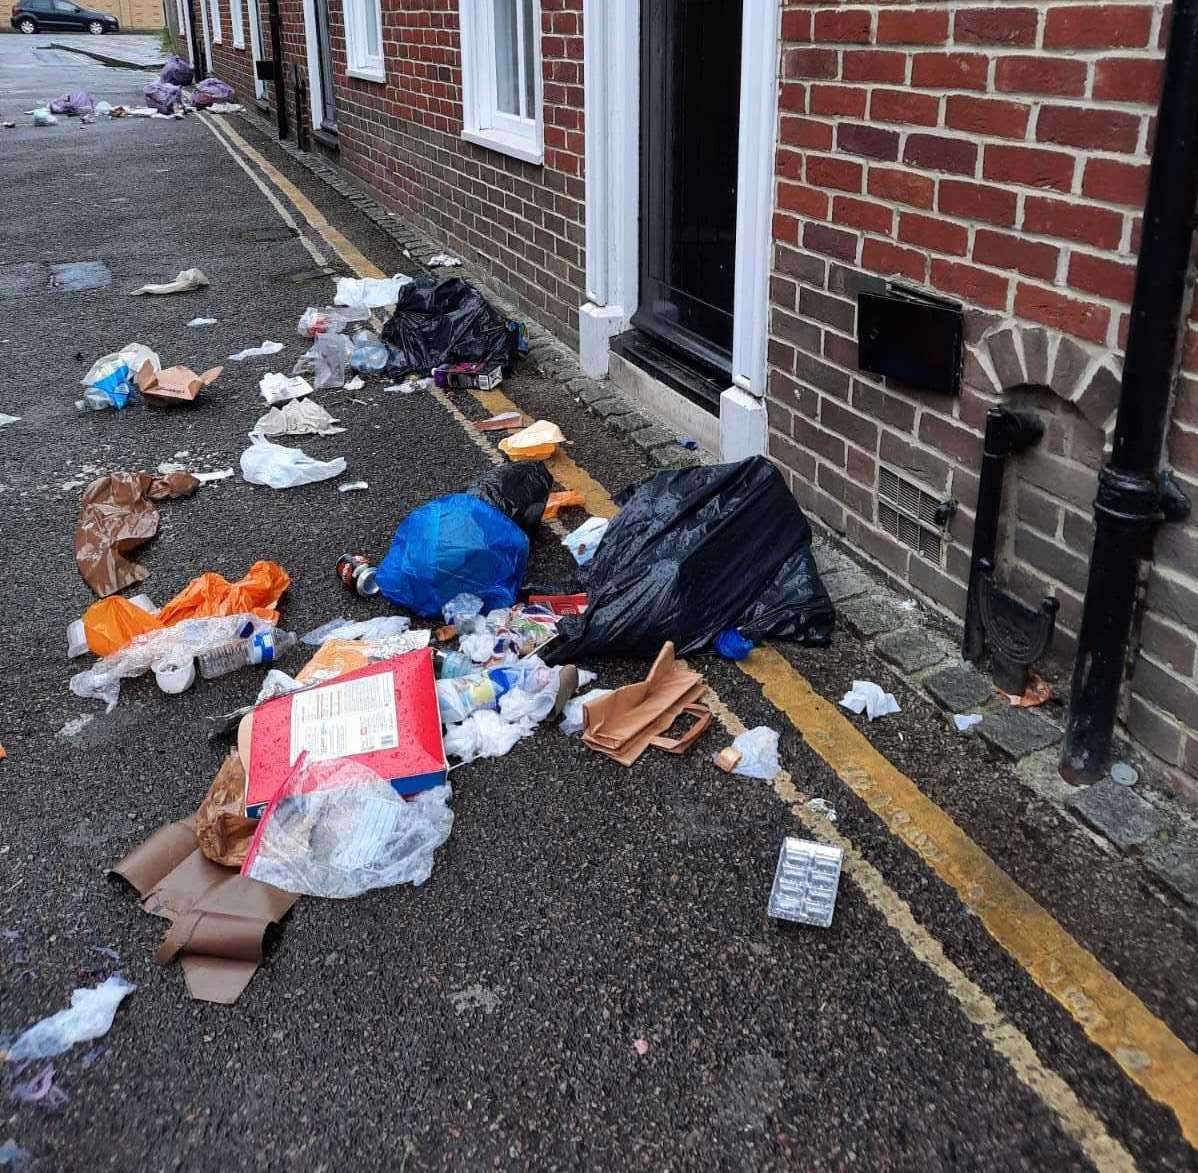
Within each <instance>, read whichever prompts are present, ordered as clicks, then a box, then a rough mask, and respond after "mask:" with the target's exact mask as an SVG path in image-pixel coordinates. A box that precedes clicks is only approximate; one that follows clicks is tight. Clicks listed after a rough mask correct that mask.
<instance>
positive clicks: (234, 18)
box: [229, 0, 245, 49]
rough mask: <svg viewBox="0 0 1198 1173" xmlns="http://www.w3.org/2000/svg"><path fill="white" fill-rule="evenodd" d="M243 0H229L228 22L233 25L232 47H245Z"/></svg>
mask: <svg viewBox="0 0 1198 1173" xmlns="http://www.w3.org/2000/svg"><path fill="white" fill-rule="evenodd" d="M244 3H245V0H229V23H230V24H231V25H232V26H233V48H234V49H244V48H245V17H244V15H243V13H242V8H243V6H244Z"/></svg>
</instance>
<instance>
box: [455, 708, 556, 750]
mask: <svg viewBox="0 0 1198 1173" xmlns="http://www.w3.org/2000/svg"><path fill="white" fill-rule="evenodd" d="M534 727H535V726H534V724H533V722H532V721H531V720H529V719H528V718H525V719H523V720H521V721H515V722H511V721H505V720H504V719H503V717H501V716H500V715H499V714H498V713H497V712H495V711H494V710H493V709H479V710H478V711H477V712H474V713H471V714H470V716H468V717H466V718H465V719H464V720H463V721H459V722H458V723H457V724H456V725H450V726H449V727H448V728H446V730H445V753H446V754H447V755H448V756H449V757H451V758H460V759H461V760H462V762H463V763H465V762H472V761H474V759H475V758H499V757H502V756H503V755H504V754H505V753H507V752H508V750H510V749H511V748H512V746H513V745H515V744H516V742H517V741H519V740H520V739H521V738H522V737H529V736H531V735H532V732H533V729H534Z"/></svg>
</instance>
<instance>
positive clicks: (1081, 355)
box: [181, 0, 1198, 794]
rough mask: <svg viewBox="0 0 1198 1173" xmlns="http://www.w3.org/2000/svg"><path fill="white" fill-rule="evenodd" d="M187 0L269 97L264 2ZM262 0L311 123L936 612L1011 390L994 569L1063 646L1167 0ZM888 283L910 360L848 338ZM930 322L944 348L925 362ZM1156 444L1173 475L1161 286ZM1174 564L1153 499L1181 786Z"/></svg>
mask: <svg viewBox="0 0 1198 1173" xmlns="http://www.w3.org/2000/svg"><path fill="white" fill-rule="evenodd" d="M181 2H182V0H181ZM191 2H193V3H195V4H197V5H198V6H199V7H200V9H201V14H200V18H201V20H202V26H203V30H204V36H205V38H206V39H207V40H208V42H209V48H210V53H209V60H210V61H211V62H212V68H213V70H214V72H216V73H217V74H219V75H220V76H223V77H225V78H227V79H228V80H230V81H231V82H233V83H234V84H235V85H236V86H237V87H238V89H239V90H240V92H241V93H242V94H243V95H246V96H248V95H250V94H251V93H254V92H255V90H256V96H257V97H258V98H259V100H260V102H261V103H262V104H263V107H264V108H265V107H266V105H267V104H269V103H270V102H271V101H272V100H273V96H272V92H271V91H268V89H267V88H266V86H264V85H262V84H261V83H255V82H254V81H253V77H252V59H253V57H254V56H255V55H257V56H266V55H269V54H268V53H264V52H263V50H262V46H263V45H267V46H268V45H269V36H268V35H267V36H264V32H263V30H264V29H266V27H267V21H268V19H269V16H268V11H267V3H266V0H257V3H258V4H260V5H261V10H260V11H259V10H257V9H256V6H255V5H256V0H191ZM279 8H280V16H281V25H282V40H283V55H284V68H285V69H286V70H287V71H288V76H290V65H291V63H292V62H298V63H299V64H300V67H301V69H302V71H303V74H304V79H305V81H304V84H305V85H306V93H305V98H306V103H305V104H306V105H307V107H308V110H309V111H310V116H309V117H310V123H311V126H312V127H313V130H314V137H315V139H316V140H317V142H318V143H319V145H320V147H321V149H323V150H325V151H327V152H328V153H329V154H330V155H332V156H333V157H335V159H336V161H337V162H338V163H339V165H340V166H341V167H343V168H345V169H347V170H348V171H350V172H352V173H353V174H355V175H357V176H359V177H360V178H361V179H362V180H364V181H366V182H367V183H368V184H369V185H370V186H371V187H372V188H373V190H374V191H375V193H376V194H377V197H378V198H379V200H380V201H381V202H383V203H384V204H386V205H388V206H390V207H391V208H393V209H394V210H396V211H397V212H398V213H401V214H402V215H403V216H405V217H406V218H408V219H410V220H411V221H413V222H414V223H415V224H416V225H417V226H419V227H420V228H422V229H423V230H425V231H426V232H427V233H428V234H429V235H430V236H431V237H432V238H433V239H435V240H436V241H438V242H441V243H442V244H443V245H444V247H446V248H447V249H450V250H453V251H456V252H458V253H460V254H461V255H462V256H464V257H466V258H468V259H469V260H470V261H471V262H472V263H473V264H475V265H476V266H477V267H478V268H479V269H480V270H481V271H482V272H484V273H485V274H486V275H487V276H488V278H489V279H490V280H491V282H492V283H493V284H494V285H495V286H496V287H497V288H499V289H500V290H502V291H503V292H504V294H505V295H506V296H508V297H509V298H510V299H511V300H512V301H513V302H515V303H516V304H517V305H518V306H520V307H521V309H522V310H523V312H526V313H527V314H528V315H529V316H531V317H533V318H535V319H537V320H538V321H540V322H541V323H542V324H543V325H544V326H546V327H547V328H549V329H550V330H552V331H553V332H554V333H556V334H557V335H558V336H559V337H560V338H561V339H563V340H564V341H566V342H568V343H569V344H570V345H572V346H575V347H577V348H578V350H579V353H580V357H581V361H582V363H583V366H584V368H585V369H586V371H587V372H588V373H589V374H592V375H594V376H597V377H598V376H604V375H606V376H609V377H611V378H612V379H613V380H615V381H616V382H617V383H618V384H619V385H620V387H621V388H622V389H623V390H624V391H625V393H626V394H628V395H629V396H631V397H632V398H634V399H636V400H638V401H640V402H641V403H642V404H644V405H646V406H647V408H648V410H649V411H650V413H652V414H656V415H658V416H660V417H662V418H664V419H665V420H666V421H667V422H670V423H672V424H674V426H675V427H676V428H678V429H679V430H680V431H685V432H688V433H690V434H692V435H695V436H697V437H699V438H700V439H701V440H702V441H703V443H704V444H705V445H706V446H707V447H708V448H710V449H712V450H715V451H720V452H722V453H723V454H724V455H725V456H726V457H729V458H733V457H739V456H743V455H745V454H748V453H753V452H768V454H769V455H770V456H771V457H772V458H773V459H774V460H775V461H776V462H777V463H778V465H779V466H780V467H781V468H782V469H783V470H784V471H785V473H786V475H787V476H788V478H789V480H790V484H791V487H792V489H793V491H794V493H795V495H796V497H797V498H798V499H799V501H800V502H801V503H802V505H803V507H804V508H805V509H806V510H807V511H808V512H809V513H810V514H811V515H812V516H813V517H815V518H817V519H819V520H820V521H822V522H823V523H824V524H825V525H826V526H827V527H830V528H831V529H832V530H835V531H836V532H838V533H840V534H842V535H844V536H845V538H846V539H847V540H848V542H849V543H851V544H852V545H853V546H854V547H856V549H857V550H858V551H860V552H861V553H862V554H863V555H864V556H865V557H866V558H868V559H870V560H872V562H873V563H875V564H876V565H877V566H878V567H880V568H881V569H883V570H884V571H885V572H887V573H888V574H889V575H890V576H892V577H893V578H894V579H896V580H897V581H898V582H899V583H901V584H905V586H906V587H907V588H908V589H909V590H910V591H912V592H916V593H918V594H919V595H920V596H921V597H923V598H924V599H926V600H930V601H931V602H932V603H934V604H935V605H936V606H938V607H939V608H941V609H942V610H944V611H946V612H948V613H949V614H951V615H954V616H957V617H961V616H962V615H963V614H964V610H965V602H966V592H967V584H968V579H969V572H970V551H971V543H972V537H973V523H974V511H975V507H976V503H977V494H978V483H979V467H980V464H981V451H982V431H983V428H984V422H985V416H986V412H987V410H988V409H989V408H990V407H992V406H994V405H997V404H1002V403H1006V404H1011V405H1015V406H1018V407H1021V408H1027V409H1030V410H1032V411H1034V412H1035V413H1037V415H1038V416H1039V417H1040V418H1041V419H1042V421H1043V422H1044V424H1045V433H1044V437H1043V439H1042V441H1041V442H1040V443H1039V444H1037V445H1035V446H1034V447H1032V448H1030V449H1029V450H1027V451H1025V452H1022V453H1020V454H1018V455H1016V456H1014V457H1012V458H1011V459H1010V460H1009V461H1008V466H1007V471H1006V479H1005V488H1004V499H1003V510H1002V515H1001V524H1000V527H999V543H998V557H997V563H998V572H997V573H998V578H999V580H1000V581H1001V582H1002V583H1003V584H1005V586H1006V588H1007V589H1008V590H1009V591H1010V592H1011V593H1012V594H1014V595H1016V596H1018V597H1020V598H1022V599H1023V600H1024V601H1025V602H1026V603H1028V604H1029V605H1032V606H1035V605H1037V604H1038V602H1039V600H1040V599H1041V598H1042V597H1043V596H1045V595H1051V596H1054V597H1055V598H1056V599H1057V600H1058V602H1059V608H1060V609H1059V614H1058V620H1057V635H1056V639H1055V643H1054V650H1053V655H1054V656H1055V657H1056V659H1057V660H1058V661H1059V662H1060V663H1061V664H1062V665H1063V666H1066V667H1067V666H1068V663H1069V661H1070V659H1071V658H1072V654H1073V650H1074V647H1075V642H1076V635H1077V632H1078V628H1079V622H1080V616H1081V609H1082V601H1083V596H1084V592H1085V588H1086V582H1087V567H1088V560H1089V556H1090V550H1091V545H1092V541H1093V521H1092V504H1093V501H1094V498H1095V490H1096V484H1097V475H1098V469H1099V467H1100V465H1101V463H1102V461H1103V459H1104V452H1109V446H1110V441H1111V435H1112V426H1113V420H1114V411H1115V408H1116V406H1117V403H1118V397H1119V382H1120V374H1121V368H1122V358H1123V352H1124V347H1125V345H1126V340H1127V331H1128V322H1129V314H1128V310H1129V305H1130V301H1131V295H1132V286H1133V278H1134V273H1135V260H1136V256H1137V252H1138V247H1139V241H1140V234H1141V219H1142V211H1143V206H1144V200H1145V192H1146V185H1147V175H1148V162H1149V158H1150V152H1151V147H1152V141H1153V134H1154V126H1155V115H1156V106H1157V100H1158V95H1159V90H1160V86H1161V72H1162V69H1161V66H1162V58H1163V55H1164V48H1165V45H1166V41H1167V35H1168V22H1169V5H1168V4H1167V3H1165V2H1163V0H1120V2H1110V3H1087V2H1084V0H1003V2H1002V3H998V4H995V3H991V2H987V0H944V2H940V3H933V2H922V3H921V2H919V0H887V2H885V3H868V2H862V3H855V2H852V0H845V2H843V3H831V2H827V0H781V2H780V0H655V2H654V3H652V4H650V3H643V4H642V3H639V2H638V0H586V3H585V5H584V2H583V0H331V2H330V0H279ZM896 293H897V294H899V295H900V297H901V298H905V299H909V300H912V301H914V302H916V303H917V304H922V302H921V299H928V298H933V299H940V300H938V301H930V302H928V303H927V304H931V305H934V306H940V307H941V308H942V309H946V310H948V311H949V313H948V315H947V319H948V320H952V319H956V320H957V321H958V322H959V324H960V328H961V331H962V335H961V339H960V347H959V349H958V350H956V351H954V350H953V345H955V344H954V343H952V341H951V340H949V341H945V339H944V338H943V337H942V336H941V335H940V334H939V333H933V334H931V335H929V336H928V337H927V338H922V334H921V332H920V331H915V333H916V334H920V337H921V338H922V340H923V341H924V342H926V346H924V347H923V350H924V351H925V352H926V353H920V350H921V348H920V346H919V345H915V344H914V341H915V340H913V339H912V338H911V337H908V338H907V339H905V340H904V339H903V337H902V331H901V330H900V331H899V332H898V335H897V336H896V335H895V332H894V331H891V335H890V340H891V344H892V345H894V346H896V347H897V348H898V351H900V352H901V351H903V350H904V348H906V350H907V351H909V352H910V353H898V354H897V359H898V360H901V361H898V362H897V368H902V369H905V370H906V371H907V378H906V379H903V378H901V377H899V376H898V375H896V373H895V371H896V364H895V363H891V365H890V366H889V367H886V366H885V364H883V368H882V369H883V370H888V371H889V373H887V374H880V373H878V371H879V367H878V364H877V357H876V355H875V356H874V357H873V358H872V359H871V360H870V361H869V362H866V361H865V360H864V355H863V354H862V353H859V344H858V343H859V340H858V333H859V332H858V320H857V319H858V312H859V308H858V307H859V297H860V296H861V295H863V294H864V295H866V296H867V297H868V295H871V294H873V295H882V304H883V305H885V304H893V298H892V299H891V302H890V303H887V300H886V299H887V296H888V295H893V294H896ZM958 309H959V311H960V314H958V313H957V310H958ZM910 333H911V332H910V331H908V334H910ZM950 333H951V331H950ZM875 350H876V347H875ZM933 352H934V353H933ZM954 354H955V355H956V359H955V360H954V359H953V358H952V356H953V355H954ZM946 355H948V356H949V366H950V367H952V368H953V369H952V370H950V371H949V372H948V374H947V376H946V373H945V371H944V370H943V369H941V370H940V371H939V374H938V375H936V374H934V373H931V374H930V373H929V372H930V371H933V368H936V369H939V368H937V364H942V363H943V361H945V356H946ZM891 357H892V358H895V357H896V355H892V356H891ZM904 362H906V364H907V365H906V367H904V366H903V363H904ZM912 363H914V366H912V365H911V364H912ZM958 371H959V372H960V384H959V388H956V387H955V386H946V385H944V382H945V378H946V377H947V380H948V383H949V384H953V383H955V379H956V372H958ZM937 388H938V389H937ZM954 390H956V392H957V393H951V392H952V391H954ZM946 391H949V392H950V393H945V392H946ZM1165 449H1166V450H1165V451H1164V452H1162V453H1161V460H1162V462H1163V463H1167V464H1169V465H1171V466H1172V467H1173V468H1174V469H1175V470H1176V472H1177V474H1178V477H1179V479H1180V481H1181V483H1182V484H1183V485H1186V486H1187V487H1188V488H1189V489H1190V490H1191V491H1193V490H1194V489H1198V328H1196V326H1195V322H1194V320H1193V319H1192V318H1190V319H1189V320H1188V322H1187V323H1186V324H1185V330H1184V347H1183V350H1182V357H1181V364H1180V368H1179V371H1178V378H1177V381H1176V387H1175V393H1174V395H1173V399H1172V406H1171V422H1170V424H1169V428H1168V432H1167V439H1166V445H1165ZM947 501H955V502H956V503H957V509H956V512H955V513H953V514H951V516H946V515H944V514H942V515H941V518H940V520H939V521H938V520H937V518H936V511H935V506H936V505H938V504H940V503H941V502H947ZM1196 576H1198V527H1196V526H1195V524H1194V523H1193V522H1192V521H1191V522H1189V523H1186V524H1171V525H1166V526H1163V527H1161V529H1160V530H1159V533H1158V535H1157V537H1156V540H1155V544H1154V548H1153V550H1152V557H1151V560H1150V561H1149V562H1147V563H1146V568H1145V574H1144V605H1143V607H1142V609H1141V615H1140V620H1139V623H1138V625H1137V628H1136V631H1135V633H1134V637H1133V655H1132V658H1131V664H1132V668H1131V673H1130V675H1129V680H1128V684H1127V687H1126V688H1125V690H1124V695H1123V698H1122V701H1121V708H1120V714H1121V717H1122V719H1123V721H1124V722H1125V724H1126V729H1127V730H1129V731H1130V732H1131V734H1132V735H1133V736H1134V737H1135V738H1136V739H1138V741H1139V742H1140V743H1141V744H1142V745H1143V746H1144V747H1146V748H1147V749H1148V750H1150V751H1151V752H1152V753H1153V754H1155V755H1156V756H1157V757H1158V758H1159V759H1160V760H1161V761H1163V763H1165V764H1166V765H1167V766H1169V767H1170V768H1171V769H1172V777H1173V778H1174V779H1175V781H1176V782H1177V784H1178V786H1179V788H1180V789H1183V790H1185V789H1186V788H1187V787H1188V788H1189V789H1190V792H1191V794H1194V793H1198V782H1196V781H1194V780H1195V779H1198V678H1196V676H1195V672H1196V668H1198V661H1196V657H1195V631H1196V630H1198V577H1196Z"/></svg>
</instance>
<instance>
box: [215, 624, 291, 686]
mask: <svg viewBox="0 0 1198 1173" xmlns="http://www.w3.org/2000/svg"><path fill="white" fill-rule="evenodd" d="M295 645H296V638H295V636H294V635H293V634H292V633H291V632H290V631H279V630H278V629H277V628H271V629H270V630H267V631H259V632H256V633H255V634H253V635H249V636H246V637H245V638H244V639H233V640H230V641H229V642H228V643H224V644H220V645H219V646H217V647H215V648H209V649H208V650H207V651H204V652H201V653H200V654H199V656H198V657H197V658H196V659H197V663H198V666H199V669H200V675H201V676H202V677H203V678H204V679H205V680H218V679H219V678H220V677H222V676H227V675H228V674H229V673H230V672H236V671H237V670H238V669H240V668H247V667H249V666H251V665H253V664H273V663H274V662H275V661H276V660H277V659H278V658H279V657H280V656H284V655H286V654H287V653H288V652H289V651H291V649H292V648H293V647H295Z"/></svg>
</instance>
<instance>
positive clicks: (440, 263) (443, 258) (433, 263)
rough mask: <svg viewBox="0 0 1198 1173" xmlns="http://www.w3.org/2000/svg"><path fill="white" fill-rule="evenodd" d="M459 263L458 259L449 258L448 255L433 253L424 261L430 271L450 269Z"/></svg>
mask: <svg viewBox="0 0 1198 1173" xmlns="http://www.w3.org/2000/svg"><path fill="white" fill-rule="evenodd" d="M461 263H462V262H461V260H460V259H459V258H458V257H451V256H450V255H449V253H435V254H434V255H433V256H431V257H429V259H428V260H427V261H425V264H426V265H428V267H429V268H430V269H452V268H455V267H456V266H458V265H460V264H461Z"/></svg>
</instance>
